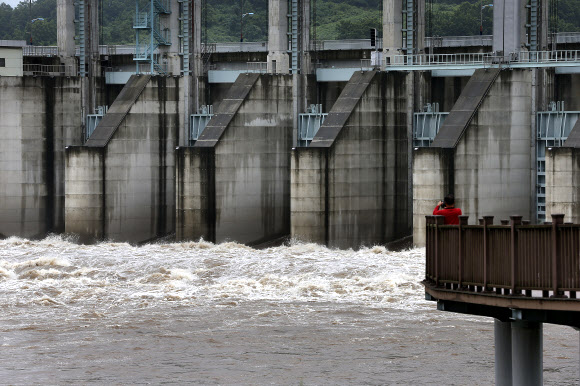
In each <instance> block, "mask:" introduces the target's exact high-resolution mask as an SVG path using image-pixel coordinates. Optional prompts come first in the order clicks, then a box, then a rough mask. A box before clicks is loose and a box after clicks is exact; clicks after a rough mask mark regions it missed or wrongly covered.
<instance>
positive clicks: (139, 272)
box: [0, 237, 579, 385]
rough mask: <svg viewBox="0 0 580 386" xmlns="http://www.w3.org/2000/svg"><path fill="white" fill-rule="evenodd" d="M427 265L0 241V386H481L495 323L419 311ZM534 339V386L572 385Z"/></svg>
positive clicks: (568, 331)
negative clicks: (537, 363)
mask: <svg viewBox="0 0 580 386" xmlns="http://www.w3.org/2000/svg"><path fill="white" fill-rule="evenodd" d="M424 259H425V257H424V250H423V249H415V250H407V251H400V252H390V251H388V250H386V249H385V248H383V247H375V248H369V249H362V250H359V251H352V250H348V251H341V250H331V249H327V248H324V247H321V246H318V245H314V244H302V243H292V244H290V245H287V246H281V247H273V248H269V249H262V250H256V249H252V248H248V247H245V246H243V245H240V244H236V243H224V244H219V245H214V244H210V243H207V242H203V241H201V242H192V243H168V244H151V245H145V246H140V247H136V246H131V245H129V244H120V243H101V244H98V245H92V246H82V245H77V244H75V243H74V242H71V241H70V240H66V239H63V238H60V237H50V238H47V239H45V240H41V241H28V240H24V239H19V238H9V239H6V240H1V241H0V300H1V301H0V354H1V360H0V384H17V385H19V384H26V385H28V384H43V385H45V384H75V385H78V384H160V383H166V384H167V383H168V384H171V383H175V384H185V383H189V384H204V385H205V384H210V385H211V384H221V385H234V384H235V385H239V384H249V385H263V384H282V385H328V384H332V385H343V384H350V385H398V384H406V385H441V384H446V385H491V384H493V383H494V357H493V350H494V346H493V321H492V319H489V318H479V317H472V316H464V315H457V314H452V313H446V312H441V311H437V310H436V304H435V303H433V302H428V301H425V300H424V291H423V288H422V286H421V285H420V281H421V280H422V279H423V276H424ZM578 350H579V348H578V332H577V331H575V330H573V329H572V328H569V327H563V326H554V325H545V326H544V384H546V385H572V384H578V363H579V358H578Z"/></svg>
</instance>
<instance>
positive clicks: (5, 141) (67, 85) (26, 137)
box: [0, 77, 81, 238]
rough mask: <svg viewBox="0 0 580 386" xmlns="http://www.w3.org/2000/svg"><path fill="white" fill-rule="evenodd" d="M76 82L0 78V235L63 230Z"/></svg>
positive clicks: (76, 118)
mask: <svg viewBox="0 0 580 386" xmlns="http://www.w3.org/2000/svg"><path fill="white" fill-rule="evenodd" d="M79 84H80V82H79V79H78V78H49V77H0V116H1V117H2V119H0V136H1V137H2V141H1V142H0V181H2V183H0V234H1V235H4V236H12V235H14V236H19V237H26V238H37V237H44V236H45V235H46V234H47V233H49V232H57V233H58V232H62V231H63V229H64V154H63V152H64V147H65V145H68V144H71V145H74V144H80V137H81V135H80V130H79V127H80V123H81V103H80V98H79Z"/></svg>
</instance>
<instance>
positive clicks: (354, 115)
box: [291, 71, 410, 248]
mask: <svg viewBox="0 0 580 386" xmlns="http://www.w3.org/2000/svg"><path fill="white" fill-rule="evenodd" d="M409 78H410V76H409V75H408V74H405V73H388V74H387V73H377V72H374V71H371V72H357V73H355V74H354V75H353V76H352V78H351V79H350V81H349V82H348V84H347V85H346V87H345V88H344V90H343V91H342V93H341V95H340V96H339V98H338V100H337V102H336V103H335V104H334V106H333V107H332V109H331V110H330V112H329V115H328V117H327V118H326V120H325V121H324V124H323V125H322V127H321V128H320V130H319V131H318V133H317V134H316V136H315V137H314V139H313V140H312V143H311V144H310V146H308V147H298V148H296V149H294V151H293V155H292V175H291V176H292V177H291V179H292V191H291V200H292V204H291V215H292V221H291V224H292V232H291V235H292V237H295V238H298V239H301V240H307V241H312V242H316V243H320V244H325V245H327V246H330V247H338V248H349V247H353V246H354V247H359V246H361V245H375V244H384V243H386V242H388V241H392V240H394V239H396V238H401V237H403V236H406V235H408V234H409V232H410V219H409V216H408V207H407V197H408V195H407V184H408V179H409V171H408V164H407V161H408V158H407V157H408V144H409V142H408V135H407V125H408V121H407V114H406V111H407V109H408V101H407V93H406V90H407V82H408V81H409Z"/></svg>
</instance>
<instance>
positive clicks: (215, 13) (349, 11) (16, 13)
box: [0, 0, 580, 45]
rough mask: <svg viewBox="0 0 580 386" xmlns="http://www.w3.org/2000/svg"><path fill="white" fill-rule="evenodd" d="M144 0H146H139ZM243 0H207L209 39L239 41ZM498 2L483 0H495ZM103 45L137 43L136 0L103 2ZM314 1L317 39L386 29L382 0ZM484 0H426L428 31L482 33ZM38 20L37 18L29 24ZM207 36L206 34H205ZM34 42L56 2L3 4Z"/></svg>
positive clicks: (7, 23)
mask: <svg viewBox="0 0 580 386" xmlns="http://www.w3.org/2000/svg"><path fill="white" fill-rule="evenodd" d="M0 1H1V0H0ZM139 1H144V0H139ZM240 1H241V0H207V10H206V15H207V20H206V21H205V23H204V28H203V30H204V40H206V38H207V41H209V42H232V41H239V39H240V15H241V9H240V8H241V7H240V4H241V3H240ZM243 1H244V13H248V12H252V13H253V15H247V16H246V17H245V18H244V31H243V34H244V41H265V40H267V35H268V0H243ZM492 1H493V0H484V2H485V3H491V2H492ZM551 1H552V2H554V3H557V4H558V6H557V10H556V11H557V12H555V13H557V15H558V17H557V18H556V17H555V15H554V16H553V17H552V21H557V23H556V22H553V23H552V27H553V28H554V29H556V30H557V31H558V32H574V31H580V1H579V0H551ZM100 4H101V6H102V11H103V14H102V21H103V23H102V28H101V43H102V44H132V43H133V42H134V39H135V38H134V36H135V35H134V31H133V29H132V23H133V17H134V14H135V0H101V1H100ZM311 4H313V5H314V4H315V9H316V12H315V15H316V16H315V22H316V26H317V27H316V28H315V29H313V31H312V34H313V37H315V38H316V39H324V40H333V39H362V38H368V30H369V28H377V29H378V30H379V34H381V33H382V31H381V18H382V0H316V1H315V0H312V3H311ZM480 5H481V0H431V1H429V0H427V14H428V21H427V28H426V30H427V35H428V36H449V35H477V34H479V24H480ZM483 16H484V22H483V25H484V34H491V27H492V9H491V8H485V9H484V11H483ZM31 20H34V22H32V23H31V22H30V21H31ZM205 34H207V37H206V36H205ZM30 35H32V42H33V44H34V45H55V44H56V0H36V1H33V2H32V4H31V7H29V2H28V1H25V2H21V3H20V4H19V5H18V6H16V7H15V8H12V7H10V6H9V5H7V4H4V3H2V4H0V39H16V40H29V38H30Z"/></svg>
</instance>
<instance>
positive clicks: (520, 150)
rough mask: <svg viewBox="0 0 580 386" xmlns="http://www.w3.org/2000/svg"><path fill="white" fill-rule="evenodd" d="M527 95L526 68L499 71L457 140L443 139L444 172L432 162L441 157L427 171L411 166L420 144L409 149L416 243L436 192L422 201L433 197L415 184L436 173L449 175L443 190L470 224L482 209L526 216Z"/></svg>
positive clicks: (529, 191)
mask: <svg viewBox="0 0 580 386" xmlns="http://www.w3.org/2000/svg"><path fill="white" fill-rule="evenodd" d="M465 90H468V88H467V87H466V89H465ZM465 90H464V91H465ZM531 95H532V82H531V72H530V71H527V70H511V71H502V72H501V73H500V75H499V77H498V78H497V80H496V81H495V82H494V83H493V86H492V87H491V88H490V90H489V93H488V94H487V96H486V97H485V98H484V99H483V102H482V103H481V105H480V107H479V108H478V109H477V110H476V111H475V114H474V115H473V118H472V119H471V121H470V123H469V125H468V126H467V128H466V130H465V131H464V132H463V135H462V136H460V138H459V141H458V143H457V146H455V147H454V148H453V147H451V148H448V147H447V144H445V146H444V147H443V148H448V149H450V150H453V154H454V155H453V167H450V168H449V171H448V173H449V175H448V176H445V175H443V172H442V170H445V169H444V168H443V169H442V168H440V167H438V166H437V165H439V164H441V165H443V164H445V161H444V160H440V161H438V162H436V163H435V164H434V170H433V175H431V174H429V173H426V172H423V175H422V174H421V170H420V169H417V168H420V167H423V168H424V165H425V162H426V161H425V160H423V159H422V158H423V155H422V154H423V150H420V151H418V152H415V158H416V161H415V165H414V174H415V173H417V174H416V175H414V184H416V185H418V186H417V189H414V192H416V194H417V195H416V196H414V198H413V200H414V220H415V222H416V223H415V224H414V226H413V227H414V234H413V236H414V243H415V244H416V245H418V246H421V245H423V244H422V243H424V229H422V227H423V224H424V219H422V217H424V216H425V215H430V214H431V213H432V211H433V207H435V204H436V202H437V200H439V199H441V198H442V197H437V198H436V199H435V200H434V201H433V202H432V203H431V205H426V203H422V201H425V200H427V199H433V198H434V197H432V194H428V193H427V192H424V193H420V194H419V192H420V191H421V186H425V185H428V184H429V181H434V180H437V179H440V180H449V181H453V182H452V183H449V191H447V192H445V194H447V193H454V194H455V197H456V200H457V205H456V206H458V207H460V208H461V209H462V211H463V213H464V214H465V215H469V216H470V223H472V224H473V223H476V221H477V219H478V218H480V217H482V216H484V215H492V216H495V218H496V221H497V220H500V219H508V218H509V216H510V215H514V214H519V215H522V216H524V218H525V219H530V218H531V217H532V214H533V208H534V194H533V192H534V190H533V189H534V187H533V183H532V182H533V179H532V176H533V174H534V173H535V158H534V153H533V147H532V143H533V141H534V140H535V136H534V135H533V134H532V129H531V128H532V122H531V117H532V113H531V112H532V98H531ZM460 100H461V98H460ZM458 103H459V101H458ZM453 140H454V139H452V140H451V142H452V141H453ZM436 141H437V140H436ZM436 141H434V142H433V144H432V147H435V144H436ZM429 162H435V161H433V160H431V161H429ZM423 179H425V181H427V182H425V181H424V180H423ZM419 221H421V223H419Z"/></svg>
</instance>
